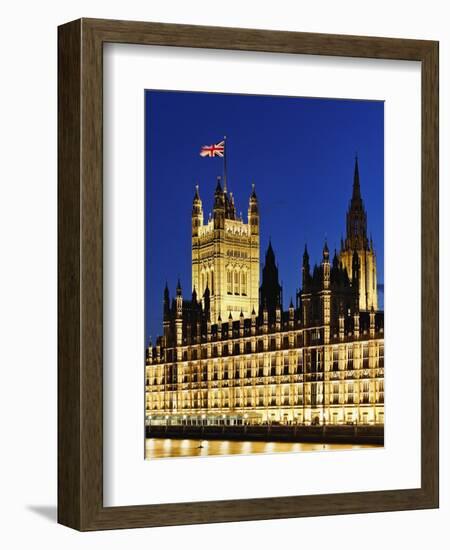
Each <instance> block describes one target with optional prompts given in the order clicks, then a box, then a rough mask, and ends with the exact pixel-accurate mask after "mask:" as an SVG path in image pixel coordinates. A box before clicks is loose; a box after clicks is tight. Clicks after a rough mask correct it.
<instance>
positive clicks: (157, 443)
mask: <svg viewBox="0 0 450 550" xmlns="http://www.w3.org/2000/svg"><path fill="white" fill-rule="evenodd" d="M370 448H381V446H379V445H351V444H346V443H287V442H274V441H229V440H210V441H208V440H205V439H203V440H199V439H160V438H149V439H146V440H145V458H146V459H152V458H170V457H187V456H189V457H193V456H218V455H221V456H224V455H241V454H258V453H292V452H300V451H341V450H350V449H370Z"/></svg>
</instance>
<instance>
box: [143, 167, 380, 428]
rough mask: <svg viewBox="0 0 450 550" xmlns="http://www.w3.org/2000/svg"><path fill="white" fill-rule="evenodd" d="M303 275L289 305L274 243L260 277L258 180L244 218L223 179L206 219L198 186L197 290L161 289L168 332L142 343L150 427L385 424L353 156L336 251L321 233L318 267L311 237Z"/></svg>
mask: <svg viewBox="0 0 450 550" xmlns="http://www.w3.org/2000/svg"><path fill="white" fill-rule="evenodd" d="M229 273H231V275H229ZM236 273H238V274H239V275H238V276H236ZM244 273H245V274H246V275H245V277H244V278H243V274H244ZM299 280H301V290H300V291H299V292H298V293H297V296H296V301H295V304H294V303H293V302H292V301H291V303H290V305H289V307H288V309H287V310H284V309H283V298H282V287H281V285H280V283H279V278H278V268H277V264H276V260H275V252H274V250H273V247H272V244H269V246H268V249H267V251H266V254H265V262H264V266H263V269H262V277H261V282H259V212H258V199H257V196H256V192H255V189H254V188H253V190H252V193H251V196H250V200H249V209H248V223H247V224H244V222H243V221H242V219H237V218H236V213H235V208H234V203H233V200H232V196H231V194H228V192H227V190H226V189H222V187H221V185H220V181H219V182H218V184H217V188H216V191H215V200H214V209H213V216H212V219H211V220H210V221H208V223H207V224H206V225H204V224H203V212H202V205H201V200H200V196H199V193H198V189H197V190H196V192H195V196H194V201H193V211H192V281H193V288H192V295H191V299H190V300H186V299H184V298H183V293H182V288H181V285H180V283H178V285H177V289H176V295H175V297H174V298H173V299H172V300H171V299H170V295H169V289H168V288H167V286H166V288H165V290H164V306H163V307H164V321H163V325H164V327H163V335H162V336H161V337H159V338H158V339H157V342H156V345H152V344H150V345H149V346H148V348H147V356H146V423H147V426H151V425H187V426H189V425H191V426H198V425H211V424H213V425H225V426H227V425H233V426H236V425H260V424H262V425H266V424H267V425H270V424H284V425H318V424H321V425H324V424H326V425H344V424H345V425H346V424H361V425H382V424H384V326H383V321H384V313H383V311H379V310H378V303H377V290H376V260H375V252H374V249H373V245H372V242H371V241H368V239H367V217H366V213H365V210H364V205H363V202H362V198H361V191H360V182H359V171H358V165H357V162H356V164H355V175H354V182H353V196H352V200H351V202H350V207H349V211H348V213H347V235H346V239H345V241H343V243H342V247H341V251H340V253H339V254H337V252H336V251H335V253H334V255H333V258H330V253H329V250H328V246H327V244H326V243H325V244H324V247H323V253H322V259H321V261H320V263H319V264H318V265H315V266H314V267H313V268H312V269H311V267H310V263H309V254H308V251H307V248H306V247H305V251H304V254H303V262H302V265H301V274H300V273H299ZM299 282H300V281H299ZM244 291H245V292H244ZM222 315H223V318H222Z"/></svg>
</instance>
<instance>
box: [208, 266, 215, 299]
mask: <svg viewBox="0 0 450 550" xmlns="http://www.w3.org/2000/svg"><path fill="white" fill-rule="evenodd" d="M209 288H210V290H211V296H212V295H213V294H214V271H211V286H210V287H209Z"/></svg>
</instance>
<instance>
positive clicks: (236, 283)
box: [234, 270, 239, 294]
mask: <svg viewBox="0 0 450 550" xmlns="http://www.w3.org/2000/svg"><path fill="white" fill-rule="evenodd" d="M234 293H235V294H239V271H237V270H236V271H235V272H234Z"/></svg>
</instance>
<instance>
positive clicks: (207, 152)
mask: <svg viewBox="0 0 450 550" xmlns="http://www.w3.org/2000/svg"><path fill="white" fill-rule="evenodd" d="M224 154H225V140H222V141H220V142H219V143H216V144H215V145H203V147H202V148H201V149H200V156H201V157H222V158H223V156H224Z"/></svg>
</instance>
